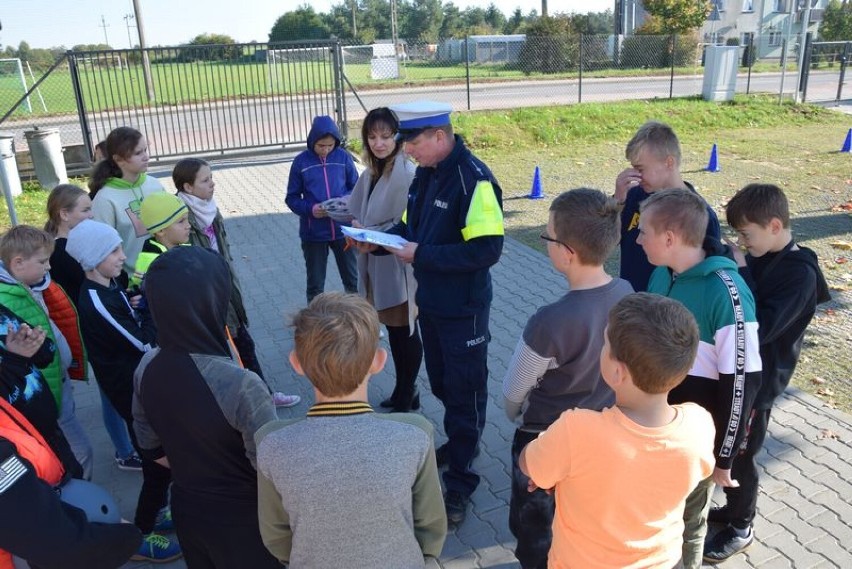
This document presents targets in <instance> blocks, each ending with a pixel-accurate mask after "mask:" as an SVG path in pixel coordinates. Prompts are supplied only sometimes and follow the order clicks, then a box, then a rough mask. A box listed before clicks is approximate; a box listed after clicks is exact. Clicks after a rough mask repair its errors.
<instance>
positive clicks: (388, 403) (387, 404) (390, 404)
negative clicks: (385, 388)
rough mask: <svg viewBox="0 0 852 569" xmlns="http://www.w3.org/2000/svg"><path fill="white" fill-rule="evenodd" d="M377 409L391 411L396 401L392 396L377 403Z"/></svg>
mask: <svg viewBox="0 0 852 569" xmlns="http://www.w3.org/2000/svg"><path fill="white" fill-rule="evenodd" d="M379 407H382V408H384V409H392V408H394V407H396V400H395V399H394V398H393V395H391V396H390V397H388V398H387V399H385V400H384V401H382V402H381V403H379Z"/></svg>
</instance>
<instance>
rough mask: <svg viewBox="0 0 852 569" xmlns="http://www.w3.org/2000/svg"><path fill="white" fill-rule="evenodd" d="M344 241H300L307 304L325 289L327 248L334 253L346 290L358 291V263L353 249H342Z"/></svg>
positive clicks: (344, 244)
mask: <svg viewBox="0 0 852 569" xmlns="http://www.w3.org/2000/svg"><path fill="white" fill-rule="evenodd" d="M345 247H346V241H345V240H343V239H336V240H334V241H302V254H303V255H304V256H305V273H306V275H307V280H308V286H307V298H308V304H310V303H311V301H312V300H313V299H314V297H315V296H317V295H318V294H320V293H322V292H323V290H325V271H326V267H327V266H328V250H329V249H331V252H332V253H334V260H335V262H336V263H337V270H338V272H339V273H340V280H341V281H343V288H344V289H345V290H346V292H351V293H357V292H358V264H357V260H356V257H355V252H354V251H353V250H351V249H350V250H348V251H344V248H345Z"/></svg>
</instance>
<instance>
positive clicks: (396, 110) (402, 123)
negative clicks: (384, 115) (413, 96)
mask: <svg viewBox="0 0 852 569" xmlns="http://www.w3.org/2000/svg"><path fill="white" fill-rule="evenodd" d="M390 110H391V111H392V112H393V114H394V115H396V119H397V120H398V121H399V130H398V132H397V136H396V137H397V140H411V139H412V138H415V137H416V136H417V135H419V134H420V133H421V132H423V131H424V130H426V129H427V128H435V127H440V126H446V125H448V124H450V113H451V112H453V107H452V106H450V105H449V104H447V103H441V102H437V101H414V102H412V103H401V104H399V105H391V107H390Z"/></svg>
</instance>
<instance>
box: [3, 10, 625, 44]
mask: <svg viewBox="0 0 852 569" xmlns="http://www.w3.org/2000/svg"><path fill="white" fill-rule="evenodd" d="M342 1H343V0H310V1H309V0H242V1H241V2H240V1H237V2H219V1H215V0H214V1H211V0H140V4H141V6H142V15H143V17H144V23H145V40H146V42H147V43H148V45H175V44H179V43H184V42H186V41H188V40H190V39H191V38H193V37H195V36H197V35H198V34H201V33H207V32H209V33H224V34H228V35H230V36H231V37H233V38H234V39H235V40H237V41H239V42H249V41H252V40H256V41H259V42H264V41H266V40H267V39H268V37H269V30H270V29H271V28H272V24H273V23H275V20H276V19H277V18H278V17H279V16H280V15H281V14H283V13H285V12H288V11H290V10H295V9H296V8H297V7H298V6H300V5H302V4H307V3H309V4H311V5H313V6H314V9H315V10H317V11H318V12H327V11H328V9H329V8H330V7H331V6H332V5H333V4H334V5H337V4H340V3H341V2H342ZM491 1H492V0H455V1H454V3H455V4H456V6H459V7H460V8H465V7H467V6H480V7H483V8H484V7H487V6H488V5H489V4H490V3H491ZM493 2H494V4H495V5H496V6H497V7H498V8H500V10H501V11H502V12H503V13H504V14H506V15H507V16H508V15H509V14H511V13H512V12H513V11H514V9H515V7H516V6H521V7H522V9H523V10H524V12H528V11H529V10H531V9H533V8H535V9H537V10H540V9H541V2H540V1H539V0H493ZM614 3H615V2H614V0H548V3H547V5H548V11H549V12H551V13H557V12H589V11H602V10H606V9H607V8H609V9H612V7H613V5H614ZM227 5H230V6H238V7H239V8H240V9H239V10H237V11H235V10H233V9H232V8H225V7H224V6H227ZM220 6H222V7H220ZM127 14H133V4H132V2H131V0H112V1H108V0H0V20H2V22H3V30H2V31H0V44H2V45H4V46H5V45H14V46H17V45H18V43H19V42H20V41H21V40H25V41H27V42H28V43H29V44H30V46H31V47H52V46H57V45H64V46H65V47H71V46H73V45H75V44H81V43H87V44H92V43H103V41H104V30H106V36H107V38H108V39H109V44H110V45H111V46H113V47H114V48H117V49H124V48H127V47H130V46H129V44H128V37H127V36H128V28H127V25H126V22H127V21H126V20H125V18H124V16H125V15H127ZM101 16H103V17H104V23H105V24H106V28H104V27H102V26H101ZM130 24H131V25H133V24H134V22H133V20H130ZM129 31H130V33H131V35H133V34H135V33H136V29H135V28H131V29H130V30H129ZM133 41H134V43H137V42H136V39H135V35H134V36H133Z"/></svg>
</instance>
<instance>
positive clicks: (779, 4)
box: [773, 0, 788, 13]
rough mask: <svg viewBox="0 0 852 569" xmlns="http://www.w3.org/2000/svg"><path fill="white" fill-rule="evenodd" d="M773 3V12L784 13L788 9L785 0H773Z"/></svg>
mask: <svg viewBox="0 0 852 569" xmlns="http://www.w3.org/2000/svg"><path fill="white" fill-rule="evenodd" d="M774 4H775V6H774V10H773V11H774V12H784V13H786V12H787V11H788V10H787V0H775V1H774Z"/></svg>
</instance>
